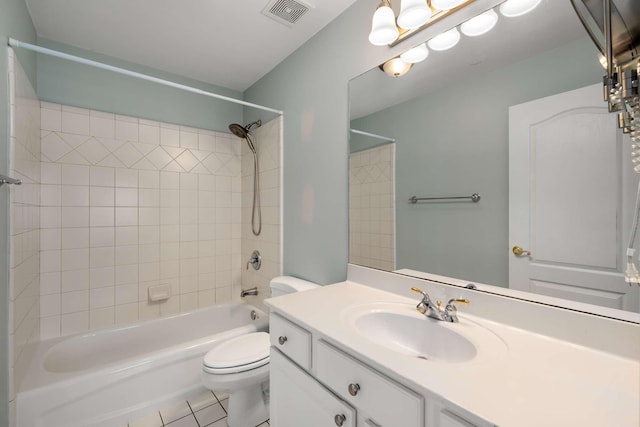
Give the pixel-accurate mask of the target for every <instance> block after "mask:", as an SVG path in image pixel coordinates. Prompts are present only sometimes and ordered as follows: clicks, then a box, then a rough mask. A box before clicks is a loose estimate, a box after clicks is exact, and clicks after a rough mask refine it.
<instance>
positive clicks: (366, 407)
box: [270, 313, 492, 427]
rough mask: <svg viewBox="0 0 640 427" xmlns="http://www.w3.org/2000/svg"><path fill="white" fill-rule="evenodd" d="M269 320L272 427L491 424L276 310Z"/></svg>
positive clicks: (467, 426)
mask: <svg viewBox="0 0 640 427" xmlns="http://www.w3.org/2000/svg"><path fill="white" fill-rule="evenodd" d="M270 322H271V323H270V335H271V345H272V348H271V360H270V370H271V374H270V375H271V376H270V382H271V425H272V426H274V427H301V426H305V427H315V426H318V427H320V426H322V427H327V426H334V425H335V426H343V427H346V426H349V427H491V426H492V424H489V423H486V422H484V421H483V420H475V419H474V418H475V417H473V416H472V415H471V414H468V413H465V411H461V410H459V409H458V408H453V407H452V405H447V404H445V403H443V402H441V401H439V400H437V399H436V398H435V397H428V396H425V395H423V394H420V393H418V392H416V391H415V390H411V389H410V388H408V387H407V386H405V385H403V384H400V383H399V382H397V381H395V380H393V379H391V378H389V377H387V376H385V375H384V374H382V373H380V372H378V371H377V370H375V369H373V368H371V367H370V366H368V365H367V364H366V363H363V362H362V361H360V360H358V359H357V358H355V357H353V356H352V355H350V354H349V353H348V350H346V351H345V349H343V348H338V347H336V346H334V345H332V344H331V343H330V342H328V341H327V340H326V338H325V337H323V336H321V335H320V336H316V335H314V334H312V333H311V332H309V331H307V330H306V329H304V328H302V327H300V326H298V325H296V324H295V323H294V322H292V321H290V320H288V319H285V318H284V317H283V316H281V315H279V314H277V313H271V320H270ZM312 362H313V363H312ZM425 412H426V413H425Z"/></svg>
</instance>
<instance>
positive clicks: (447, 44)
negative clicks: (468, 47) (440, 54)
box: [427, 27, 460, 51]
mask: <svg viewBox="0 0 640 427" xmlns="http://www.w3.org/2000/svg"><path fill="white" fill-rule="evenodd" d="M459 41H460V33H459V32H458V29H457V28H456V27H453V28H452V29H450V30H449V31H445V32H444V33H440V34H438V35H437V36H435V37H434V38H432V39H431V40H429V41H428V42H427V44H428V45H429V47H430V48H431V49H432V50H437V51H442V50H447V49H451V48H452V47H454V46H455V45H457V44H458V42H459Z"/></svg>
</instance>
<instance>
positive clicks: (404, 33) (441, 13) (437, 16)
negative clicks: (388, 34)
mask: <svg viewBox="0 0 640 427" xmlns="http://www.w3.org/2000/svg"><path fill="white" fill-rule="evenodd" d="M475 1H476V0H467V1H465V2H464V3H461V4H460V5H459V6H457V7H454V8H453V9H449V10H436V11H434V12H433V15H431V19H429V20H428V21H427V22H426V23H425V24H424V25H422V26H421V27H418V28H415V29H413V30H405V29H402V28H400V35H399V36H398V38H397V39H396V40H395V41H393V42H391V43H390V44H389V47H394V46H396V45H397V44H398V43H400V42H402V41H404V40H406V39H408V38H410V37H412V36H414V35H416V34H417V33H419V32H420V31H422V30H424V29H425V28H427V27H429V26H431V25H433V24H435V23H436V22H438V21H440V20H442V19H444V18H446V17H447V16H449V15H451V14H452V13H455V12H457V11H459V10H460V9H462V8H463V7H467V6H469V5H470V4H471V3H474V2H475Z"/></svg>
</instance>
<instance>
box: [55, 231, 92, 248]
mask: <svg viewBox="0 0 640 427" xmlns="http://www.w3.org/2000/svg"><path fill="white" fill-rule="evenodd" d="M61 236H62V245H61V247H62V249H80V248H88V247H89V228H88V227H80V228H63V229H62V231H61Z"/></svg>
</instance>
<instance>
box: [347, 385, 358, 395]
mask: <svg viewBox="0 0 640 427" xmlns="http://www.w3.org/2000/svg"><path fill="white" fill-rule="evenodd" d="M359 391H360V384H349V394H350V395H351V396H355V395H357V394H358V392H359Z"/></svg>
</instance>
